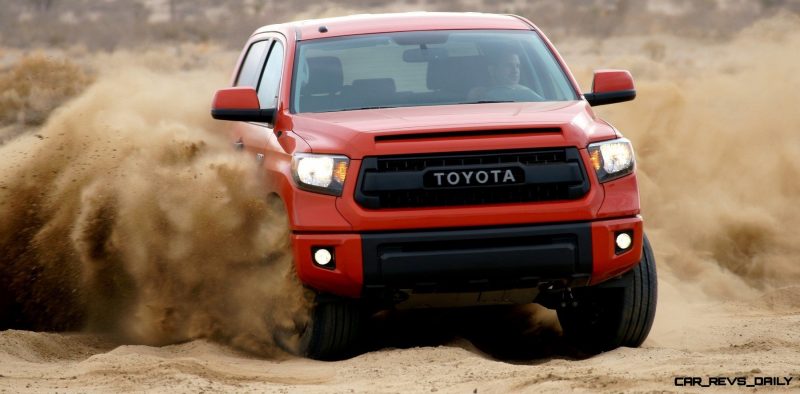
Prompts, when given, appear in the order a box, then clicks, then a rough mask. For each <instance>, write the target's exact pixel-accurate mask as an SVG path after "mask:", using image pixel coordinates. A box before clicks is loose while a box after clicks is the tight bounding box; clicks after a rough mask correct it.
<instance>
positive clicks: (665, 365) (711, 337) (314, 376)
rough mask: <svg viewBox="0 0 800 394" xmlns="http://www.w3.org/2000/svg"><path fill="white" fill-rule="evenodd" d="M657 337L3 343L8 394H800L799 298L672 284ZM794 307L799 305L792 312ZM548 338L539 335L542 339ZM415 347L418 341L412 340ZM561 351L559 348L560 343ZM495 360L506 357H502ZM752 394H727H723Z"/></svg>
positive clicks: (18, 338) (41, 336)
mask: <svg viewBox="0 0 800 394" xmlns="http://www.w3.org/2000/svg"><path fill="white" fill-rule="evenodd" d="M662 288H663V289H664V291H662V303H661V309H660V310H659V315H658V317H657V320H656V324H655V327H654V329H653V332H652V333H651V336H650V338H648V340H647V341H646V342H645V344H644V345H643V346H642V347H641V348H639V349H630V348H621V349H618V350H615V351H611V352H608V353H604V354H601V355H598V356H595V357H591V358H588V359H578V358H574V357H573V356H570V355H568V354H569V351H568V349H565V348H561V347H562V345H558V344H557V345H556V346H555V347H554V348H551V349H549V350H548V351H551V352H552V353H553V354H550V355H548V356H546V357H543V358H533V359H528V360H513V361H511V360H504V359H498V358H495V357H492V356H490V355H488V354H487V353H485V352H483V351H481V350H479V349H478V348H476V347H475V346H473V345H472V343H471V342H469V341H467V340H465V339H455V340H451V341H447V342H446V343H444V344H441V345H437V346H413V347H410V348H404V349H398V348H386V349H382V350H377V351H372V352H368V353H366V354H363V355H361V356H358V357H355V358H353V359H350V360H345V361H340V362H319V361H312V360H306V359H299V358H286V359H282V360H265V359H260V358H255V357H251V356H249V355H247V354H243V353H239V352H236V351H234V350H231V349H230V348H227V347H224V346H220V345H216V344H213V343H209V342H206V341H202V340H198V341H192V342H188V343H184V344H179V345H171V346H165V347H149V346H130V345H123V346H117V345H115V344H114V342H113V341H111V340H109V339H104V338H102V337H99V336H95V335H90V334H80V333H67V334H50V333H35V332H28V331H4V332H2V333H0V391H2V392H62V391H70V392H103V391H179V392H202V391H215V392H234V391H235V392H264V391H270V392H309V393H315V392H371V393H378V392H380V393H393V392H437V391H439V392H460V393H464V392H480V393H487V392H491V393H502V392H508V391H528V392H564V391H565V390H572V391H583V392H597V391H604V392H618V391H662V390H665V391H699V390H705V391H708V390H712V389H703V388H699V387H694V388H692V387H676V386H675V385H674V379H675V377H680V376H697V377H702V378H703V379H704V383H705V382H707V379H708V377H709V376H710V377H716V376H723V377H730V378H734V377H740V376H744V377H747V378H748V383H752V382H754V378H755V377H764V376H774V377H781V378H784V377H791V378H792V381H791V383H790V385H789V386H781V387H778V386H773V387H770V388H768V390H779V391H783V392H789V391H796V390H800V383H798V380H800V367H799V366H800V313H798V312H800V307H799V306H798V305H800V303H798V302H797V301H798V299H800V287H789V288H783V289H780V290H777V291H773V292H771V293H769V294H768V295H765V296H763V297H761V298H760V299H758V300H756V301H754V302H752V303H748V304H742V303H733V302H729V303H720V302H715V303H712V302H708V303H703V304H693V305H686V304H683V303H682V302H679V300H680V295H679V294H677V293H674V291H675V289H674V288H672V287H671V286H670V285H669V283H666V284H665V285H663V286H662ZM791 305H794V306H791ZM539 335H541V334H539ZM406 340H407V341H410V342H411V343H413V342H414V339H413V338H406ZM554 340H555V342H556V343H557V342H558V338H554ZM493 350H495V351H496V350H498V349H493ZM732 389H735V390H736V391H742V390H745V389H747V388H745V387H735V388H732V387H719V388H717V390H719V391H727V392H730V391H731V390H732Z"/></svg>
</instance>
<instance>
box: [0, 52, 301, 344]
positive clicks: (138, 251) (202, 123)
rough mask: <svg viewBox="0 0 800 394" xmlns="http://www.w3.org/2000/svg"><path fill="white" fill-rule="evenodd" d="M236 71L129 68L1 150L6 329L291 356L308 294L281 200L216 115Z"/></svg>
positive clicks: (0, 297)
mask: <svg viewBox="0 0 800 394" xmlns="http://www.w3.org/2000/svg"><path fill="white" fill-rule="evenodd" d="M224 83H225V81H224V73H222V72H216V71H209V70H197V71H175V70H172V71H168V72H154V71H153V70H152V69H150V70H148V69H146V68H138V67H135V66H130V67H127V68H117V69H115V70H113V73H111V72H108V73H104V74H101V77H100V78H99V79H98V81H97V82H96V83H94V84H93V85H92V86H90V87H89V88H88V89H87V90H86V91H85V92H83V93H82V94H81V95H80V96H79V97H77V98H76V99H74V100H73V101H70V102H68V103H67V104H65V105H63V106H62V107H60V108H59V109H57V110H56V112H54V113H53V114H52V115H51V116H50V118H49V119H48V121H47V123H46V124H45V125H44V126H43V127H42V128H41V129H39V130H35V131H34V132H31V133H28V134H24V135H22V136H20V137H18V138H16V139H15V140H13V141H11V142H10V143H8V144H6V145H3V146H0V217H2V221H0V250H2V251H3V255H2V257H0V293H5V294H0V325H2V326H4V327H6V328H9V327H10V328H28V329H35V330H76V329H88V330H90V331H100V332H109V333H112V334H114V335H116V336H118V337H120V338H121V339H122V340H124V341H126V342H133V343H141V344H149V345H162V344H170V343H176V342H183V341H187V340H191V339H194V338H210V339H212V340H216V341H220V342H223V343H228V344H232V345H233V346H235V347H238V348H240V349H244V350H247V351H250V352H253V353H256V354H259V355H264V356H276V355H279V354H281V351H280V350H279V349H278V347H277V346H276V343H275V340H274V338H275V335H276V334H277V333H280V334H281V335H282V338H285V337H286V336H287V335H289V336H291V335H292V330H293V328H294V327H296V326H297V325H298V324H303V322H304V321H305V319H307V310H308V307H309V300H308V298H307V297H306V294H305V293H304V290H303V288H302V286H300V284H299V283H298V282H297V280H296V279H295V276H294V273H293V264H292V258H291V253H290V249H289V240H288V232H287V228H288V224H287V223H286V216H285V214H284V213H283V212H282V208H281V207H279V206H276V205H274V204H271V203H270V202H268V201H267V198H266V192H265V190H264V188H263V185H262V180H263V174H261V173H260V172H259V169H258V168H257V166H256V164H255V162H251V161H250V160H243V159H242V157H240V156H239V154H238V153H236V152H234V151H233V150H232V149H230V145H229V142H227V141H226V139H225V138H224V137H223V135H222V133H219V130H220V129H221V125H220V124H215V123H214V122H215V121H213V120H211V119H210V116H209V114H208V110H209V102H210V98H211V96H212V94H213V90H214V89H215V88H217V87H219V86H222V85H224ZM215 129H216V130H217V131H216V132H214V130H215ZM282 342H283V341H282ZM287 343H289V342H287ZM282 344H283V345H286V343H282Z"/></svg>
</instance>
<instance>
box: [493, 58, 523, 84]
mask: <svg viewBox="0 0 800 394" xmlns="http://www.w3.org/2000/svg"><path fill="white" fill-rule="evenodd" d="M494 79H495V82H497V84H498V85H516V84H518V83H519V56H517V55H516V54H507V55H502V56H500V58H499V59H498V61H497V62H496V63H495V64H494Z"/></svg>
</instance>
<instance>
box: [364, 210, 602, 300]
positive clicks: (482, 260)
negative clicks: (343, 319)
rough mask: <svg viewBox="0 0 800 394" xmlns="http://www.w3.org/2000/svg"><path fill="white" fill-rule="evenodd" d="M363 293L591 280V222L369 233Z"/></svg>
mask: <svg viewBox="0 0 800 394" xmlns="http://www.w3.org/2000/svg"><path fill="white" fill-rule="evenodd" d="M362 247H363V257H364V260H363V262H364V295H365V296H367V297H375V296H378V297H381V296H382V297H386V295H387V294H391V293H393V292H396V291H401V290H402V291H410V292H413V293H434V292H480V291H488V290H505V289H523V288H532V287H537V286H539V285H540V284H542V283H550V282H565V283H567V284H569V285H580V284H582V283H583V284H585V282H587V281H588V279H589V276H590V274H591V272H592V235H591V226H590V224H589V223H569V224H554V225H535V226H517V227H503V228H486V229H469V230H437V231H414V232H392V233H368V234H362Z"/></svg>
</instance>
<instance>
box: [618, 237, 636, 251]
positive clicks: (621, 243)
mask: <svg viewBox="0 0 800 394" xmlns="http://www.w3.org/2000/svg"><path fill="white" fill-rule="evenodd" d="M631 243H633V240H632V239H631V235H630V234H628V233H619V234H617V248H618V249H619V250H625V249H628V248H630V247H631Z"/></svg>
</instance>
